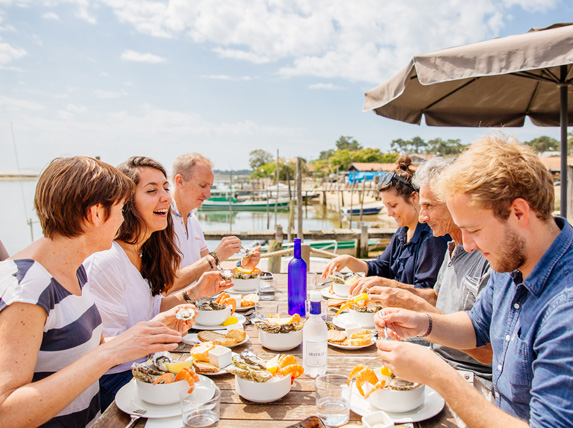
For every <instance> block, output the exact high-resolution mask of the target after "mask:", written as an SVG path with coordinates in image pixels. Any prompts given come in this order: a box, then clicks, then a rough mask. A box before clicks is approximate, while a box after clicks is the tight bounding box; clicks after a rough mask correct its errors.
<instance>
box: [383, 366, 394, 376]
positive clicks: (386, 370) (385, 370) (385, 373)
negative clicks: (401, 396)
mask: <svg viewBox="0 0 573 428" xmlns="http://www.w3.org/2000/svg"><path fill="white" fill-rule="evenodd" d="M380 374H381V375H382V376H387V377H391V376H392V370H390V369H389V368H388V367H382V368H381V369H380Z"/></svg>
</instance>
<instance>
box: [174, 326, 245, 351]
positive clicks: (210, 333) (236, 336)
mask: <svg viewBox="0 0 573 428" xmlns="http://www.w3.org/2000/svg"><path fill="white" fill-rule="evenodd" d="M248 340H249V335H248V334H247V333H246V332H245V330H241V329H233V330H229V331H227V330H219V331H215V330H205V331H200V332H199V333H190V334H187V335H185V336H183V342H184V343H187V344H188V345H196V344H198V343H201V342H213V343H214V344H215V345H220V346H226V347H228V348H233V347H235V346H239V345H242V344H243V343H247V341H248Z"/></svg>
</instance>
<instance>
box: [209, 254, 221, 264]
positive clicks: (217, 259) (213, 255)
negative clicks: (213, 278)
mask: <svg viewBox="0 0 573 428" xmlns="http://www.w3.org/2000/svg"><path fill="white" fill-rule="evenodd" d="M209 255H210V256H212V257H213V259H215V265H216V266H219V257H217V253H216V252H215V251H211V252H210V253H209Z"/></svg>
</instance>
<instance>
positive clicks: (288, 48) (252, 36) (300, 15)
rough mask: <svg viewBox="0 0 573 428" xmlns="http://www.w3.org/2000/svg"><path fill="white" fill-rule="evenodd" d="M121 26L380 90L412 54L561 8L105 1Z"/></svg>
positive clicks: (293, 72)
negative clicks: (513, 13)
mask: <svg viewBox="0 0 573 428" xmlns="http://www.w3.org/2000/svg"><path fill="white" fill-rule="evenodd" d="M101 1H102V2H103V3H104V4H106V5H107V6H109V7H110V8H112V9H113V11H114V13H115V14H116V16H117V17H118V19H119V20H120V21H121V22H125V23H128V24H130V25H132V26H133V27H134V28H135V29H136V30H137V31H139V32H142V33H145V34H148V35H151V36H154V37H162V38H188V39H190V40H191V41H192V42H195V43H198V44H203V45H204V46H206V47H207V48H208V49H211V50H212V51H213V52H215V53H216V54H217V55H219V56H221V57H223V58H229V59H235V60H240V61H248V62H251V63H254V64H268V63H273V62H280V63H281V66H280V68H279V70H278V74H279V75H280V76H283V77H294V76H309V75H310V76H318V77H323V78H332V77H339V78H344V79H348V80H351V81H364V82H370V83H377V82H379V81H380V80H382V79H383V78H387V77H389V76H390V75H391V74H393V72H395V71H396V65H397V64H403V63H404V64H405V63H406V61H407V60H408V59H409V58H410V57H411V56H412V55H414V54H416V53H421V52H426V51H430V50H435V49H439V48H443V47H447V46H453V45H459V44H464V43H469V42H474V41H478V40H483V39H486V38H490V37H495V36H497V35H498V34H499V31H500V29H501V28H503V25H504V20H506V19H510V18H508V17H507V13H508V10H509V9H510V8H515V7H520V8H522V9H524V10H526V11H540V10H547V9H551V8H554V7H555V6H556V5H557V3H558V0H502V1H501V2H500V1H497V0H480V1H479V2H467V1H465V0H443V1H441V2H440V7H439V8H437V7H436V5H435V3H434V2H428V1H427V0H410V1H408V2H397V1H395V2H380V1H378V0H354V1H352V2H349V1H347V0H316V1H309V0H288V1H287V0H235V1H233V2H214V1H212V0H197V1H193V2H189V1H187V0H168V1H167V2H165V3H160V2H157V1H156V0H140V1H138V2H133V1H128V0H101Z"/></svg>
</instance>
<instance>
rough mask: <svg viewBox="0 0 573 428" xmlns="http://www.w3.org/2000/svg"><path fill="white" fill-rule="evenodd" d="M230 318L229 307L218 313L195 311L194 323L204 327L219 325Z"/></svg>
mask: <svg viewBox="0 0 573 428" xmlns="http://www.w3.org/2000/svg"><path fill="white" fill-rule="evenodd" d="M230 316H231V307H230V306H226V307H225V309H222V310H220V311H201V310H199V309H197V317H196V318H195V323H196V324H199V325H205V326H215V325H221V324H223V322H224V321H225V320H226V319H227V318H229V317H230Z"/></svg>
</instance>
